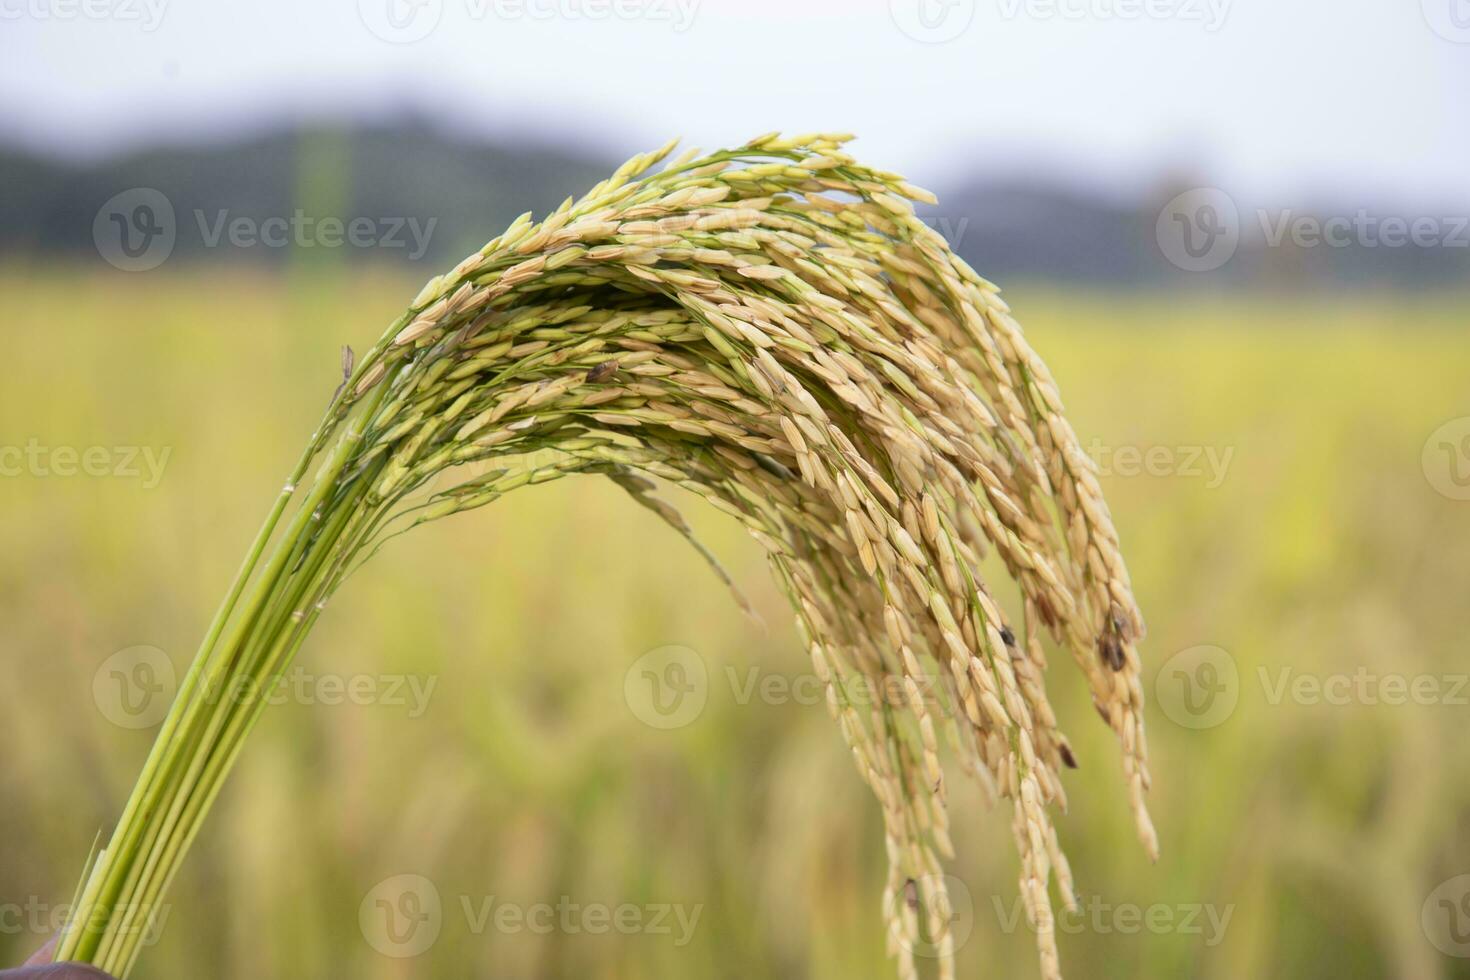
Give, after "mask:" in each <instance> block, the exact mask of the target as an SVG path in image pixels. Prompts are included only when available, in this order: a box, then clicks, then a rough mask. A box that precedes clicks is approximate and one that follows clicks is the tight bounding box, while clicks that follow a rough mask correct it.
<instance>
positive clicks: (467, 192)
mask: <svg viewBox="0 0 1470 980" xmlns="http://www.w3.org/2000/svg"><path fill="white" fill-rule="evenodd" d="M618 162H619V161H616V160H612V159H604V158H599V157H595V156H592V155H587V154H581V153H577V152H574V151H571V150H568V149H566V148H563V147H556V146H549V145H541V144H535V143H529V142H523V141H515V142H512V141H508V140H506V141H501V142H486V141H476V140H473V139H469V138H466V137H463V136H459V135H455V134H451V133H448V132H446V131H445V130H443V129H441V128H439V127H436V126H435V125H432V124H430V123H428V122H425V121H422V120H413V119H410V120H405V121H399V122H395V123H391V124H390V123H385V124H379V125H363V124H353V125H350V126H341V127H331V126H299V127H293V128H282V129H279V130H276V131H273V132H268V133H264V134H261V135H258V136H254V137H249V138H241V139H238V140H236V141H233V142H228V143H218V142H215V143H209V144H201V145H192V146H180V145H170V146H158V147H154V148H150V149H148V150H146V151H142V152H136V153H131V154H126V155H121V156H116V157H112V158H109V159H105V160H101V161H97V162H86V163H81V162H75V161H66V160H52V159H47V158H44V157H41V156H38V155H36V154H34V153H30V152H26V151H21V150H17V149H13V148H12V149H6V148H4V147H0V258H3V257H4V256H5V255H7V254H10V255H14V254H35V255H41V256H47V255H55V256H62V255H71V256H73V257H90V258H97V257H98V256H99V254H100V255H101V256H102V257H103V258H108V259H109V261H114V264H118V263H123V264H126V262H128V261H132V260H133V259H135V258H136V257H137V256H138V255H141V254H142V249H143V248H144V246H145V245H147V244H148V243H149V242H150V241H152V240H154V239H157V238H158V237H159V236H160V235H161V234H163V233H165V232H169V233H171V235H172V237H170V238H168V240H167V244H168V248H167V250H165V251H162V252H156V253H153V255H154V257H155V258H156V256H157V255H159V254H164V255H167V256H168V257H169V258H172V259H175V260H184V261H188V260H200V259H204V260H210V261H229V262H242V261H243V262H251V261H259V262H282V261H286V260H290V261H292V262H313V261H338V260H344V259H345V260H352V259H363V258H373V259H387V260H402V261H413V262H422V263H424V264H426V266H427V267H428V268H431V269H437V268H438V267H441V266H443V265H446V264H448V263H450V262H453V261H454V260H456V259H458V258H460V257H462V256H463V255H465V254H467V253H468V252H470V251H472V250H473V249H475V248H478V247H479V246H480V245H482V244H484V242H485V240H486V239H487V238H489V237H492V236H493V235H494V234H495V233H496V232H498V231H499V230H500V229H501V228H503V227H505V225H506V224H508V223H509V222H510V221H511V220H512V219H514V218H515V216H516V215H517V214H519V213H521V212H522V211H525V210H532V211H534V212H536V213H537V214H544V213H545V212H547V211H549V210H550V209H552V208H554V207H556V206H557V205H558V204H560V203H561V201H562V200H563V199H564V198H565V197H566V196H567V195H569V194H580V193H581V192H583V191H584V190H586V189H587V188H589V187H591V186H592V185H593V184H594V183H596V182H597V181H599V180H601V179H602V178H604V177H605V176H607V174H608V173H609V172H610V170H611V168H612V167H613V166H615V165H616V163H618ZM1160 186H1161V187H1169V188H1170V190H1168V191H1167V192H1163V193H1161V195H1160V196H1159V197H1158V199H1157V200H1152V199H1150V200H1139V201H1135V202H1126V203H1118V202H1109V201H1105V200H1103V199H1101V198H1098V197H1096V196H1093V195H1089V194H1087V193H1085V192H1081V191H1078V190H1076V189H1074V188H1068V187H1063V186H1058V185H1056V184H1052V183H1046V182H1042V181H1040V180H1036V179H1032V178H1025V179H1011V180H989V181H974V182H969V183H963V184H960V185H958V186H954V187H950V188H942V187H940V188H936V190H937V191H938V192H939V196H940V202H941V203H940V204H939V205H937V206H934V207H923V208H921V209H920V214H921V216H922V217H924V218H925V220H927V221H928V222H929V223H930V224H931V225H932V226H933V227H934V228H936V229H937V230H939V231H940V232H941V233H943V234H944V235H945V237H947V238H948V239H949V240H950V242H951V243H952V244H953V245H954V246H955V248H956V250H957V251H958V252H959V253H960V254H961V255H963V256H964V257H965V259H966V260H968V261H969V262H970V264H971V265H973V266H974V267H975V268H976V269H977V270H979V271H980V272H981V273H982V274H983V275H986V276H990V277H993V278H994V279H996V280H997V281H999V282H1002V283H1004V282H1010V281H1015V280H1018V279H1048V280H1056V281H1061V282H1075V283H1092V284H1107V285H1116V286H1130V287H1132V286H1149V285H1181V284H1189V283H1194V284H1200V283H1213V284H1219V283H1227V284H1245V283H1249V284H1266V285H1282V286H1300V285H1303V284H1311V283H1316V284H1318V285H1324V284H1325V285H1327V286H1329V287H1332V286H1335V285H1338V284H1366V285H1373V286H1385V285H1386V286H1398V287H1417V286H1423V285H1440V284H1464V283H1465V282H1467V281H1470V231H1466V230H1464V229H1457V226H1456V221H1455V219H1453V218H1449V219H1444V220H1441V221H1440V222H1439V224H1438V226H1437V227H1438V234H1439V235H1440V237H1441V238H1442V239H1444V241H1443V242H1442V243H1440V244H1429V245H1425V244H1423V243H1420V244H1414V243H1413V242H1407V243H1401V244H1398V245H1393V246H1388V245H1384V244H1383V243H1382V242H1381V241H1377V240H1376V239H1372V240H1370V239H1368V238H1367V237H1366V236H1362V235H1355V237H1354V239H1353V241H1352V242H1351V243H1350V244H1347V245H1343V246H1338V245H1327V244H1317V245H1310V244H1308V245H1305V246H1304V245H1302V243H1301V242H1300V241H1297V242H1296V243H1295V244H1293V241H1292V238H1291V236H1288V237H1287V238H1286V239H1283V240H1282V241H1280V242H1278V243H1276V244H1274V245H1271V246H1270V247H1268V239H1269V237H1270V234H1271V232H1272V231H1273V229H1278V228H1279V222H1280V221H1281V220H1282V218H1283V216H1282V215H1279V214H1278V215H1261V214H1258V213H1255V212H1249V213H1242V214H1236V215H1234V216H1233V222H1234V224H1233V226H1231V230H1232V231H1234V232H1235V233H1236V236H1235V237H1236V238H1238V240H1239V241H1238V245H1236V244H1230V248H1229V251H1228V252H1216V253H1213V255H1214V256H1215V257H1217V258H1220V260H1221V261H1220V263H1219V265H1218V267H1212V268H1211V269H1210V271H1209V274H1208V276H1207V277H1205V278H1201V277H1200V273H1197V272H1189V271H1185V270H1184V269H1181V268H1180V265H1181V264H1183V265H1185V266H1188V265H1189V264H1190V262H1191V260H1190V259H1189V258H1188V253H1186V254H1185V255H1184V256H1182V257H1181V255H1180V254H1178V253H1179V249H1180V248H1182V247H1184V246H1185V245H1186V244H1189V243H1193V246H1195V247H1197V248H1203V247H1204V246H1205V245H1208V244H1209V243H1211V242H1212V241H1214V240H1215V237H1214V236H1217V235H1218V233H1219V232H1220V231H1221V228H1222V226H1221V225H1220V224H1219V221H1220V219H1218V218H1217V216H1216V212H1215V211H1213V210H1210V207H1211V206H1212V205H1211V204H1210V202H1205V203H1204V204H1203V205H1201V207H1203V208H1204V210H1201V211H1200V212H1199V214H1197V215H1196V214H1191V215H1188V216H1186V217H1187V218H1188V219H1189V221H1190V222H1193V221H1195V220H1196V219H1198V221H1199V222H1200V226H1199V227H1198V228H1183V227H1182V226H1180V227H1176V225H1175V224H1173V223H1171V220H1170V219H1169V218H1167V217H1166V219H1165V220H1164V222H1163V223H1162V224H1161V223H1160V218H1159V215H1160V212H1161V210H1162V209H1164V208H1165V206H1166V204H1167V203H1168V202H1169V201H1170V200H1171V199H1176V198H1174V195H1175V193H1176V192H1178V191H1182V190H1184V189H1186V188H1187V187H1188V186H1189V183H1188V182H1187V181H1174V182H1172V183H1161V184H1160ZM119 195H121V196H119ZM1176 200H1177V199H1176ZM1353 213H1354V212H1353V211H1350V210H1344V211H1343V212H1342V214H1344V215H1351V214H1353ZM1175 217H1177V216H1175ZM1290 217H1291V219H1292V220H1294V221H1295V220H1307V221H1310V220H1312V219H1311V216H1308V215H1291V216H1290ZM1413 217H1414V216H1403V218H1405V219H1408V220H1410V221H1412V219H1413ZM1377 218H1378V219H1381V218H1382V216H1377ZM1205 219H1209V220H1205ZM1212 222H1213V223H1212ZM1160 229H1162V232H1161V231H1160ZM1174 233H1178V234H1181V235H1184V234H1188V235H1189V238H1188V239H1187V241H1186V240H1185V239H1180V240H1179V241H1176V242H1174V243H1173V251H1172V252H1171V251H1169V246H1168V243H1162V244H1161V238H1160V235H1161V234H1165V235H1167V234H1174ZM1222 241H1227V243H1229V242H1233V241H1234V239H1229V240H1224V239H1222ZM130 244H131V248H129V245H130ZM119 248H121V249H122V252H121V253H119V252H118V249H119ZM120 256H121V257H120ZM144 260H146V257H144V259H140V260H139V261H144ZM1206 264H1210V263H1208V262H1206Z"/></svg>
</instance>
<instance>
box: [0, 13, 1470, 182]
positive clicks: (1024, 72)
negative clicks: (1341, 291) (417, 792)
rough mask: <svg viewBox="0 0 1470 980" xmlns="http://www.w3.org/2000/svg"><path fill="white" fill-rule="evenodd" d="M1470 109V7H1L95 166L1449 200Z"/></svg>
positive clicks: (27, 108) (33, 111)
mask: <svg viewBox="0 0 1470 980" xmlns="http://www.w3.org/2000/svg"><path fill="white" fill-rule="evenodd" d="M1462 25H1463V26H1462ZM1467 95H1470V0H1422V2H1421V0H295V2H293V0H256V2H246V0H0V132H3V133H5V134H7V135H10V136H12V137H14V136H21V137H23V138H24V139H26V140H27V141H29V142H31V143H33V144H41V145H49V146H54V147H64V148H66V149H70V150H75V149H85V150H97V149H108V148H112V147H116V146H118V145H122V144H127V143H137V142H144V141H147V140H149V139H152V138H154V137H156V136H158V135H170V136H180V135H183V136H195V135H206V134H221V133H229V132H231V131H233V130H237V129H239V128H240V127H241V126H251V125H260V124H261V123H262V121H264V120H268V119H270V118H272V117H275V116H279V115H280V114H281V113H283V112H287V113H291V114H296V115H302V114H305V115H320V114H328V115H331V114H337V113H353V114H356V115H363V114H372V113H375V112H383V111H387V110H389V109H391V108H395V107H396V108H405V107H419V108H422V109H425V110H427V111H429V112H431V113H434V114H438V115H440V116H442V117H444V118H446V119H448V120H453V121H456V122H457V123H458V124H460V125H463V126H466V127H470V128H472V129H474V130H476V131H482V132H485V133H488V134H492V135H494V134H502V133H506V132H521V133H527V132H534V133H538V134H540V133H544V134H546V137H547V138H550V139H557V140H566V141H569V142H573V143H580V144H583V145H590V146H592V147H595V148H596V149H598V150H599V151H605V152H610V153H619V154H624V153H629V152H632V151H635V150H637V149H640V148H643V147H645V146H647V145H650V144H655V143H658V142H661V141H662V140H663V139H665V138H666V137H668V136H671V135H683V136H685V137H687V138H688V139H690V140H691V141H693V142H694V143H696V144H698V145H702V146H713V145H717V144H725V143H731V142H736V141H740V140H743V139H745V138H746V137H748V136H751V135H754V134H755V133H758V132H762V131H765V130H768V129H778V128H779V129H783V130H787V131H803V130H812V129H828V130H831V129H840V130H850V131H853V132H856V133H858V134H860V135H861V136H862V141H861V142H860V143H859V144H858V147H859V150H860V152H861V153H862V154H863V156H864V157H865V158H867V159H869V160H871V161H873V162H875V163H878V164H880V165H884V166H891V167H892V168H893V169H897V170H901V171H903V172H905V173H906V174H908V175H909V176H911V177H913V178H915V179H916V180H918V181H919V182H920V183H928V184H937V183H941V182H944V181H947V180H949V179H952V178H953V177H955V176H958V175H959V174H961V173H963V172H976V173H983V174H993V173H1015V172H1017V171H1024V172H1034V171H1038V170H1040V171H1047V172H1054V173H1056V174H1058V175H1062V176H1064V177H1066V178H1067V179H1070V180H1077V181H1083V182H1086V183H1090V184H1092V185H1094V186H1097V187H1101V188H1103V189H1115V190H1117V191H1120V192H1123V193H1132V192H1133V191H1134V190H1136V189H1139V188H1142V187H1144V186H1147V184H1148V183H1149V182H1151V181H1153V180H1155V179H1156V178H1157V176H1158V175H1159V174H1160V173H1161V172H1163V171H1165V170H1179V169H1186V170H1188V172H1189V173H1190V174H1191V176H1202V177H1206V178H1209V179H1210V180H1213V181H1215V182H1218V183H1219V184H1220V185H1221V186H1223V187H1226V188H1228V189H1230V190H1231V191H1232V193H1235V194H1238V195H1243V196H1245V197H1248V198H1252V199H1255V200H1258V201H1260V202H1262V203H1279V202H1283V201H1297V202H1302V203H1303V204H1309V203H1310V202H1311V201H1313V200H1316V199H1322V198H1326V199H1329V200H1333V199H1335V200H1341V199H1342V198H1343V196H1344V195H1346V196H1348V199H1349V200H1352V199H1361V200H1364V201H1373V202H1384V201H1393V202H1397V203H1402V204H1405V205H1406V206H1407V205H1408V204H1410V203H1413V202H1420V203H1423V204H1426V205H1428V204H1430V203H1433V204H1436V205H1441V206H1442V205H1443V204H1444V203H1445V202H1446V201H1455V202H1464V201H1470V109H1467Z"/></svg>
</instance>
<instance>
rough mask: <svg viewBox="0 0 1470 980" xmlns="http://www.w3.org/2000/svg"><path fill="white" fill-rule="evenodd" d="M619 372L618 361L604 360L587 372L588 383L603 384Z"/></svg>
mask: <svg viewBox="0 0 1470 980" xmlns="http://www.w3.org/2000/svg"><path fill="white" fill-rule="evenodd" d="M617 373H618V362H617V361H603V362H602V363H601V364H598V365H596V366H594V367H593V368H592V369H591V370H590V371H588V372H587V383H588V384H591V385H598V384H602V383H603V382H604V381H606V380H608V379H609V378H611V377H612V376H613V375H615V374H617Z"/></svg>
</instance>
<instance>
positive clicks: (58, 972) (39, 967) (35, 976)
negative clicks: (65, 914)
mask: <svg viewBox="0 0 1470 980" xmlns="http://www.w3.org/2000/svg"><path fill="white" fill-rule="evenodd" d="M55 952H56V940H55V938H52V939H51V940H50V941H49V942H47V943H46V945H44V946H42V947H41V948H40V949H38V950H36V952H35V953H34V954H32V956H31V958H30V959H28V960H26V961H25V963H23V964H21V965H20V966H18V967H16V968H15V969H13V970H0V980H115V978H114V977H113V976H112V974H110V973H104V972H102V971H101V970H99V969H97V968H96V967H95V966H88V965H87V964H85V963H53V962H51V957H52V955H53V954H54V953H55Z"/></svg>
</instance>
